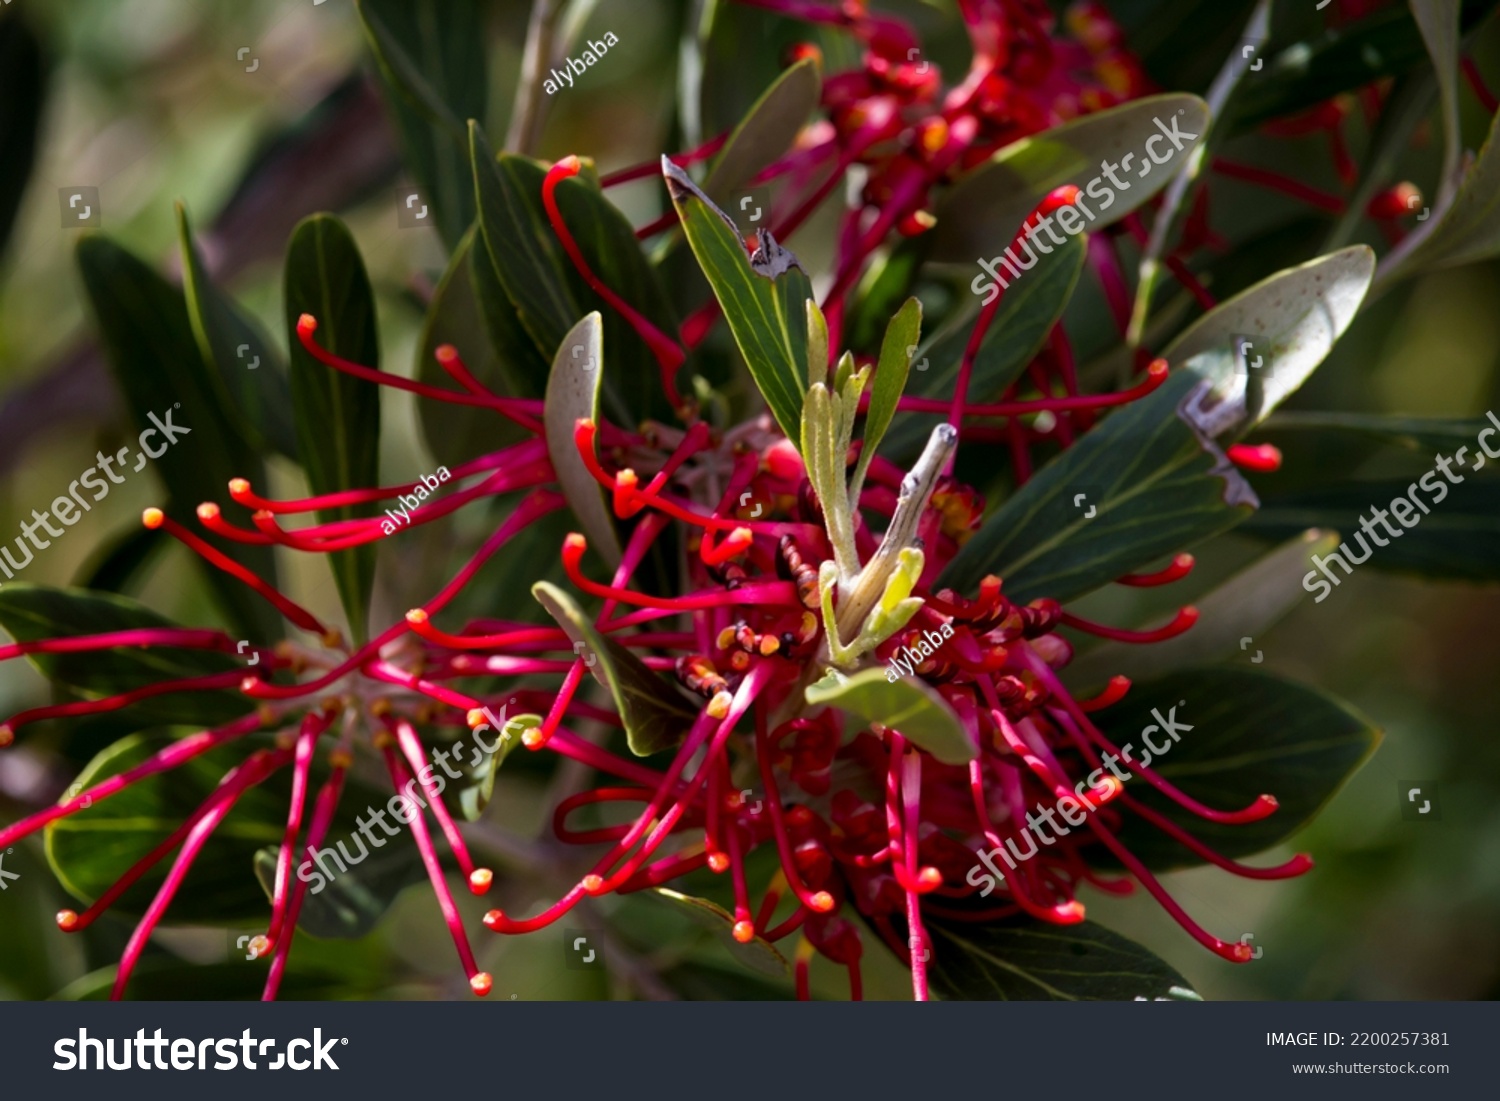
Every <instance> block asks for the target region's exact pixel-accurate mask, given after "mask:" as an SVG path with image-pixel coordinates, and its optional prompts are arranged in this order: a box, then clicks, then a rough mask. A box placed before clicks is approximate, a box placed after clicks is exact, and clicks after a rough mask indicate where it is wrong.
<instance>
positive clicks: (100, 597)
mask: <svg viewBox="0 0 1500 1101" xmlns="http://www.w3.org/2000/svg"><path fill="white" fill-rule="evenodd" d="M0 627H3V628H4V629H5V630H6V631H7V632H9V633H10V636H11V637H12V638H14V639H15V640H16V641H17V642H35V641H37V640H38V639H46V638H73V637H76V636H79V635H100V634H107V633H110V632H114V631H132V630H160V629H162V628H171V629H182V628H181V625H180V624H177V623H173V622H172V621H171V620H170V619H167V618H166V617H165V616H162V615H160V614H158V613H157V612H155V611H153V610H152V609H150V608H148V607H146V605H144V604H141V603H139V602H137V601H134V600H131V599H130V598H129V597H124V596H114V595H110V594H106V593H95V592H86V591H83V590H78V589H54V588H50V587H47V586H43V585H28V584H26V583H24V582H17V583H14V584H10V585H6V586H5V587H4V588H0ZM27 660H28V661H29V662H30V663H31V664H32V665H34V666H35V667H36V668H37V670H38V671H39V672H40V673H41V674H42V675H43V676H44V677H46V678H47V679H48V680H51V681H54V682H56V683H57V684H60V685H65V686H66V687H68V688H72V689H74V690H76V691H78V692H83V693H86V694H88V695H90V696H113V695H117V694H119V693H121V692H129V691H132V690H134V689H137V688H144V687H145V686H147V685H149V684H157V683H160V682H161V681H169V680H184V679H188V678H191V677H205V676H210V675H212V674H214V673H227V672H229V671H231V670H233V669H235V668H237V667H239V668H243V667H244V661H243V659H241V660H239V661H237V660H235V658H234V657H233V656H232V655H230V654H226V653H224V652H222V651H217V650H197V649H190V648H186V647H179V646H152V647H137V646H130V647H126V646H120V647H115V648H113V649H109V650H93V651H89V652H86V653H73V654H28V655H27ZM252 707H253V701H251V700H249V699H248V698H246V697H244V696H242V695H240V693H239V692H238V691H237V690H236V689H233V688H230V689H226V690H220V691H217V692H191V693H183V694H177V693H173V694H169V695H162V696H155V697H152V698H149V699H145V700H141V701H139V702H138V703H135V704H132V705H131V713H132V714H135V715H142V716H149V717H150V718H153V719H156V720H159V721H161V722H181V723H200V724H212V723H216V722H227V721H229V720H230V719H234V718H238V717H239V716H241V715H243V714H245V713H246V712H247V711H249V710H251V708H252Z"/></svg>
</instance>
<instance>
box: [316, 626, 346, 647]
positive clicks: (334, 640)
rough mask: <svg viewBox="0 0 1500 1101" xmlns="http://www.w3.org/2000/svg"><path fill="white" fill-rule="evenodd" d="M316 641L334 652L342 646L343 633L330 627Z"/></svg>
mask: <svg viewBox="0 0 1500 1101" xmlns="http://www.w3.org/2000/svg"><path fill="white" fill-rule="evenodd" d="M318 641H319V642H321V643H322V644H323V645H324V646H327V647H328V648H329V649H330V650H336V649H338V648H339V647H340V646H342V645H344V633H343V632H342V631H340V630H339V629H338V628H337V627H330V628H328V630H326V631H324V632H323V634H322V635H321V636H320V637H319V639H318Z"/></svg>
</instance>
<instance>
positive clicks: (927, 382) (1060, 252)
mask: <svg viewBox="0 0 1500 1101" xmlns="http://www.w3.org/2000/svg"><path fill="white" fill-rule="evenodd" d="M1086 251H1087V250H1086V247H1085V242H1084V239H1083V238H1082V237H1072V238H1069V239H1068V243H1067V244H1065V245H1062V246H1060V247H1058V248H1055V249H1053V250H1052V252H1051V254H1049V255H1044V256H1041V257H1038V259H1037V265H1036V268H1035V269H1033V270H1031V271H1028V272H1027V273H1026V276H1025V278H1023V279H1020V280H1018V281H1016V282H1015V283H1013V284H1012V285H1011V286H1010V287H1009V288H1008V289H1007V290H1006V292H1005V296H1004V297H1003V298H1001V299H1000V305H999V307H998V308H997V309H996V310H995V316H994V318H992V319H991V321H990V327H989V330H988V331H987V332H986V333H985V334H984V342H983V343H982V344H980V346H979V351H978V353H977V354H976V355H975V356H974V369H973V372H972V373H971V374H970V376H969V391H968V399H969V400H970V401H986V400H991V399H996V398H998V397H999V396H1000V394H1001V393H1002V392H1003V391H1004V390H1005V389H1006V388H1007V387H1008V386H1010V384H1011V383H1013V382H1014V381H1015V380H1016V379H1017V378H1019V377H1020V375H1021V372H1022V371H1023V370H1025V368H1026V365H1027V364H1028V363H1030V362H1031V361H1032V359H1033V358H1035V356H1036V354H1037V352H1038V351H1039V350H1040V349H1041V347H1042V342H1043V341H1045V340H1046V339H1047V334H1048V333H1050V332H1051V331H1052V326H1053V325H1055V324H1056V323H1057V321H1058V319H1059V318H1060V317H1062V314H1063V310H1064V309H1065V308H1066V307H1067V305H1068V300H1069V299H1070V298H1071V297H1072V296H1073V288H1074V287H1075V286H1077V285H1078V275H1079V273H1080V272H1081V271H1083V259H1084V254H1085V252H1086ZM978 314H979V306H978V304H977V300H976V303H975V305H974V306H973V308H970V309H963V310H959V311H957V313H956V315H955V316H954V317H953V318H952V319H951V320H950V321H948V322H947V323H946V324H944V326H943V327H942V328H941V329H939V330H938V331H937V332H936V333H935V334H934V335H933V336H931V337H929V338H928V339H927V341H926V342H925V343H924V344H923V346H922V347H920V348H918V349H917V354H916V356H915V357H914V360H913V362H914V364H915V366H916V372H915V373H914V374H913V376H912V381H911V383H910V387H911V393H912V395H913V396H915V397H924V398H952V397H953V390H954V387H955V386H956V385H957V384H958V372H959V368H960V367H962V366H963V356H964V349H965V348H966V347H967V345H968V343H969V334H970V332H972V331H973V328H974V319H975V318H976V317H977V316H978ZM941 417H942V414H941V413H930V414H929V413H907V414H905V415H904V416H902V417H900V418H899V419H898V420H897V421H896V423H895V424H894V425H893V426H892V428H891V431H890V437H889V441H888V444H887V446H888V447H889V448H890V451H891V454H892V456H893V457H897V458H907V457H911V456H914V455H915V454H916V453H917V452H918V451H919V450H920V449H921V447H922V444H924V443H925V442H926V441H927V437H928V435H929V434H931V432H932V429H933V426H934V425H936V424H937V423H938V421H939V420H940V419H941Z"/></svg>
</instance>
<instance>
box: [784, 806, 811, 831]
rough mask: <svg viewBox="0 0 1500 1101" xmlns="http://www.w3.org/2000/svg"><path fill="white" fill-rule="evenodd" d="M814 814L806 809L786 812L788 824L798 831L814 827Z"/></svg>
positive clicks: (799, 808) (795, 808)
mask: <svg viewBox="0 0 1500 1101" xmlns="http://www.w3.org/2000/svg"><path fill="white" fill-rule="evenodd" d="M812 822H813V812H812V811H810V810H808V809H807V808H806V807H793V808H792V809H791V810H789V811H787V812H786V824H787V825H789V826H795V827H797V828H798V829H802V828H804V827H807V826H810V825H812Z"/></svg>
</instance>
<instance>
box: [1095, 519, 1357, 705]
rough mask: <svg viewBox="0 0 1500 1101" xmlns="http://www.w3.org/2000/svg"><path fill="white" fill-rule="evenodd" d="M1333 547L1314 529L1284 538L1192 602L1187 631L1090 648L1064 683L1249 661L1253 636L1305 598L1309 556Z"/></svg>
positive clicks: (1334, 539) (1331, 537)
mask: <svg viewBox="0 0 1500 1101" xmlns="http://www.w3.org/2000/svg"><path fill="white" fill-rule="evenodd" d="M1336 546H1338V536H1337V535H1335V534H1333V533H1332V532H1324V531H1320V530H1318V529H1316V528H1313V529H1309V530H1308V531H1305V532H1303V533H1302V534H1301V535H1298V536H1296V537H1294V538H1292V539H1289V540H1288V541H1287V542H1285V543H1283V544H1282V545H1281V546H1279V547H1277V548H1276V549H1275V550H1273V551H1271V552H1270V553H1269V554H1267V555H1265V557H1263V558H1261V559H1260V560H1259V561H1257V562H1255V563H1253V564H1252V565H1250V566H1248V567H1246V568H1245V569H1243V570H1241V571H1240V572H1239V573H1237V574H1235V575H1234V576H1233V577H1231V578H1230V579H1229V580H1228V581H1226V582H1224V584H1222V585H1220V586H1219V587H1218V588H1216V589H1214V590H1213V591H1212V592H1210V593H1209V594H1208V595H1207V596H1205V597H1203V598H1201V599H1199V600H1195V601H1193V606H1194V607H1195V608H1197V609H1198V622H1197V623H1196V624H1195V625H1194V626H1193V629H1192V630H1191V631H1188V632H1187V633H1186V634H1183V635H1178V636H1177V637H1176V638H1170V639H1167V640H1166V641H1164V642H1156V643H1153V644H1152V645H1150V646H1136V645H1132V644H1130V643H1125V642H1106V643H1104V644H1103V645H1102V646H1096V647H1093V648H1092V649H1090V650H1089V651H1088V652H1087V653H1085V654H1082V655H1080V656H1079V657H1078V658H1077V659H1075V660H1074V661H1073V663H1072V664H1071V665H1069V666H1068V670H1067V674H1068V675H1067V680H1068V683H1069V684H1072V685H1076V686H1078V687H1079V688H1097V687H1098V686H1100V685H1102V684H1103V683H1104V682H1105V681H1107V680H1108V679H1109V678H1110V677H1112V676H1115V675H1116V674H1119V675H1122V676H1126V677H1129V678H1130V679H1131V680H1133V681H1134V680H1141V679H1143V678H1147V677H1158V676H1162V675H1164V674H1166V673H1169V672H1171V671H1173V670H1175V669H1181V668H1184V667H1185V666H1188V665H1202V664H1204V663H1205V662H1210V661H1216V660H1219V659H1232V660H1238V661H1252V660H1253V658H1254V655H1255V654H1257V653H1260V649H1259V647H1258V645H1257V643H1256V640H1258V639H1259V638H1260V637H1261V636H1262V635H1263V634H1265V632H1267V631H1269V630H1270V629H1271V628H1272V627H1274V626H1275V625H1276V624H1277V623H1278V622H1279V621H1280V620H1281V619H1282V617H1283V616H1285V615H1286V614H1287V613H1288V612H1290V611H1291V610H1292V608H1293V607H1295V606H1296V605H1297V604H1299V603H1301V602H1302V600H1303V599H1305V598H1306V596H1307V591H1306V590H1305V589H1304V588H1303V587H1302V578H1303V577H1304V576H1305V575H1306V573H1307V571H1308V570H1309V569H1311V568H1312V559H1313V556H1314V555H1323V554H1327V553H1328V552H1329V551H1331V550H1332V549H1333V548H1334V547H1336ZM1246 638H1249V639H1250V640H1251V641H1250V643H1248V644H1246V643H1245V639H1246Z"/></svg>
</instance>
